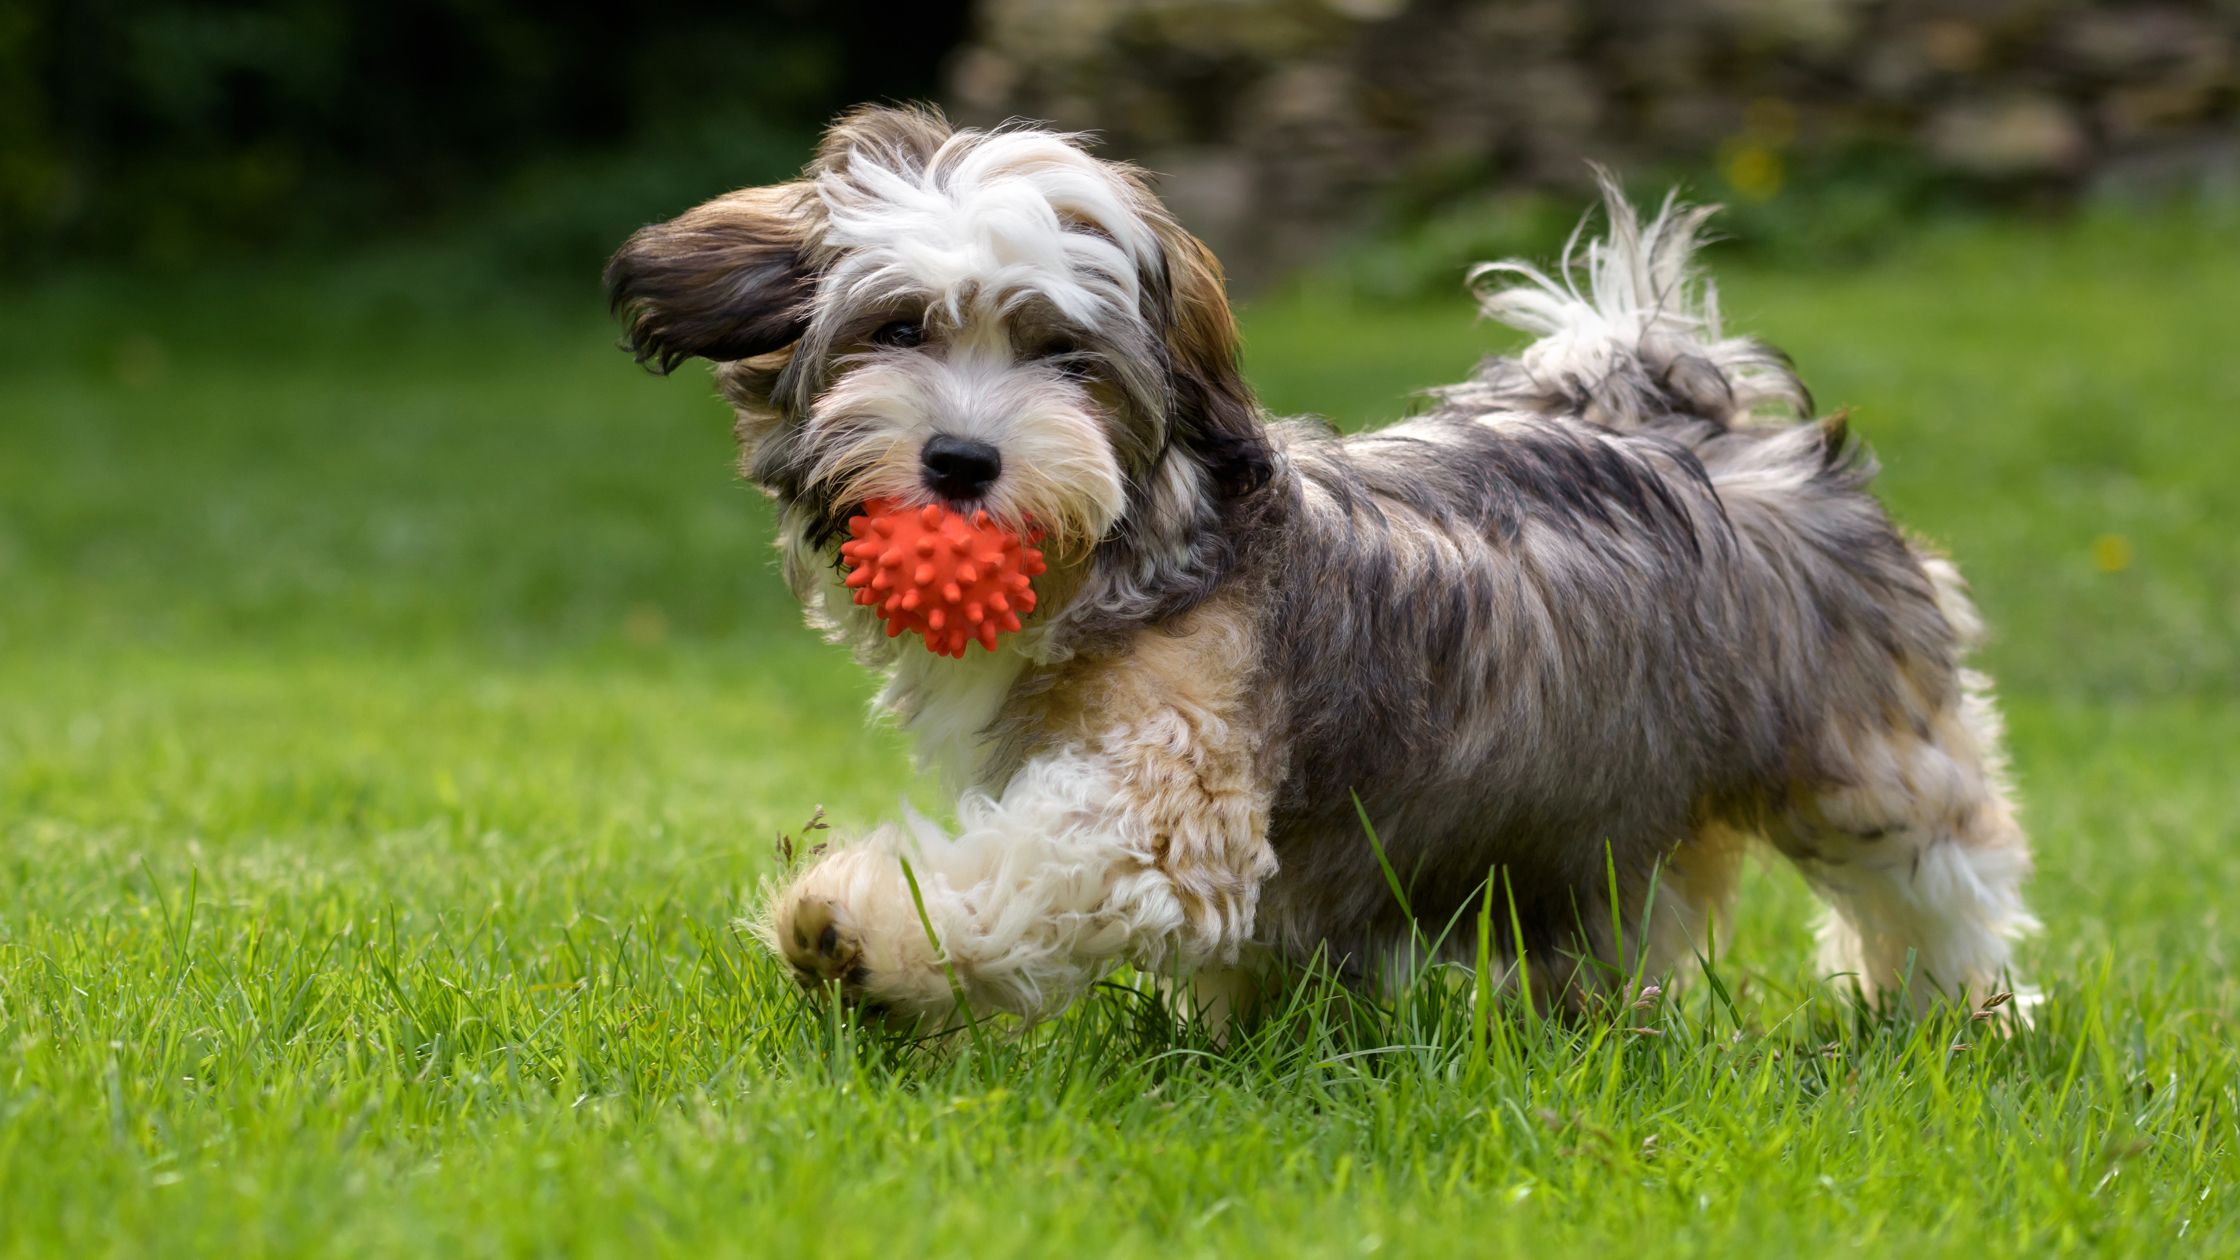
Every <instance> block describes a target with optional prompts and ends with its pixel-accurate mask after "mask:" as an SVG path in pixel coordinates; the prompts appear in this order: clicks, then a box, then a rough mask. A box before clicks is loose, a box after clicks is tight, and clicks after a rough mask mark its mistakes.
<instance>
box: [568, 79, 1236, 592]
mask: <svg viewBox="0 0 2240 1260" xmlns="http://www.w3.org/2000/svg"><path fill="white" fill-rule="evenodd" d="M606 279H607V287H608V294H609V297H610V299H611V300H612V302H613V304H614V306H615V309H616V310H617V312H618V313H619V314H620V316H621V318H622V319H623V321H624V323H625V325H626V327H627V332H628V344H629V347H630V348H631V349H632V350H633V351H634V352H635V353H636V354H637V357H638V359H639V360H640V361H641V362H644V363H646V364H648V365H649V366H651V367H653V368H654V369H655V370H658V371H662V372H667V371H669V370H671V369H673V368H674V367H675V366H676V365H677V364H679V363H680V362H682V361H683V360H685V359H687V358H694V357H697V358H704V359H708V360H711V361H713V362H714V363H715V364H716V365H717V366H716V379H717V381H718V382H719V384H720V385H721V388H722V390H723V392H724V394H725V396H726V397H727V398H728V399H729V401H730V402H731V404H732V406H733V407H734V408H735V409H736V411H737V412H738V433H739V439H740V445H741V448H742V451H743V459H744V466H745V468H746V470H747V473H748V475H749V476H750V477H751V478H752V479H753V480H755V481H756V482H757V483H759V484H760V485H761V486H763V487H764V488H765V489H766V490H767V491H769V492H770V494H771V495H773V496H774V497H775V498H776V500H777V501H778V504H779V507H780V518H781V530H782V534H783V536H782V537H781V540H780V543H781V546H782V547H783V548H784V549H785V551H786V553H787V560H788V563H787V571H788V576H789V578H790V579H791V580H792V581H793V582H794V585H795V587H796V589H797V590H798V591H799V592H800V593H801V594H802V595H803V597H804V598H805V599H808V600H810V601H811V602H812V603H815V602H816V601H818V600H820V599H821V598H822V596H823V594H824V593H825V592H826V591H827V590H828V589H829V587H828V581H829V576H830V571H831V569H832V565H833V555H834V550H835V548H836V547H837V544H838V540H839V539H840V537H841V536H842V534H843V532H844V527H845V523H846V520H847V518H848V516H849V515H850V514H851V513H853V512H855V511H856V510H858V509H860V508H861V506H862V505H863V504H864V503H865V502H867V501H869V500H873V499H896V500H900V501H902V502H904V503H906V504H914V503H929V502H943V503H947V504H949V505H951V506H954V507H958V508H964V509H984V510H986V511H987V512H988V513H989V514H990V515H992V516H993V517H995V518H996V519H998V520H1000V521H1002V522H1004V523H1006V524H1009V525H1012V526H1014V527H1018V528H1025V527H1028V526H1030V525H1031V526H1032V527H1034V528H1037V529H1040V530H1041V531H1042V532H1043V534H1044V537H1045V539H1046V544H1045V545H1046V546H1047V547H1048V548H1049V549H1050V551H1051V552H1052V554H1053V557H1054V558H1055V559H1057V560H1058V561H1059V563H1060V564H1061V565H1070V566H1071V567H1072V568H1073V570H1074V572H1075V577H1076V579H1077V581H1078V586H1079V594H1078V595H1077V596H1075V597H1074V598H1073V599H1072V600H1071V601H1069V603H1071V604H1073V605H1076V607H1075V608H1074V609H1073V612H1072V615H1074V616H1076V617H1077V618H1080V619H1084V620H1087V621H1093V620H1095V619H1096V618H1099V617H1101V618H1104V619H1107V620H1111V619H1121V620H1126V619H1130V618H1133V619H1142V618H1144V617H1147V616H1157V615H1160V614H1161V613H1162V612H1166V611H1171V610H1173V609H1174V608H1177V607H1180V606H1186V605H1187V604H1188V603H1189V602H1192V601H1193V600H1194V599H1195V598H1196V597H1200V596H1202V595H1203V593H1204V588H1208V587H1209V586H1210V583H1211V581H1212V580H1214V579H1215V578H1217V577H1218V576H1219V572H1218V571H1219V570H1220V568H1222V567H1223V566H1224V565H1225V564H1226V563H1227V559H1228V555H1229V544H1228V540H1227V539H1226V537H1225V536H1224V522H1226V521H1228V520H1229V519H1230V518H1231V516H1232V514H1233V511H1234V509H1235V508H1236V506H1237V505H1238V504H1239V503H1240V502H1242V501H1244V500H1246V499H1249V498H1251V497H1252V496H1253V495H1254V494H1255V493H1256V492H1257V491H1259V490H1260V488H1261V487H1262V486H1263V485H1264V483H1266V482H1267V480H1268V478H1269V474H1270V468H1271V460H1272V457H1271V454H1270V449H1269V446H1268V443H1267V440H1266V436H1265V434H1264V431H1263V429H1262V425H1261V420H1260V417H1259V413H1258V408H1257V406H1256V405H1255V403H1254V401H1253V399H1252V396H1251V393H1250V392H1249V390H1248V389H1247V388H1246V386H1245V384H1244V381H1243V378H1242V377H1241V376H1240V375H1239V373H1238V367H1237V334H1236V325H1235V322H1234V320H1233V319H1232V318H1231V316H1230V313H1229V306H1228V300H1227V297H1226V295H1225V293H1224V291H1223V285H1222V278H1221V270H1220V267H1219V265H1218V264H1217V263H1216V262H1215V261H1214V259H1213V257H1212V255H1211V254H1210V253H1208V252H1207V250H1206V249H1205V247H1204V246H1203V245H1202V244H1200V243H1199V242H1198V241H1197V240H1196V239H1195V238H1193V237H1191V236H1190V235H1189V234H1188V233H1187V232H1185V231H1183V230H1182V229H1181V228H1180V227H1179V226H1177V225H1176V223H1175V221H1174V220H1173V218H1172V217H1171V216H1169V215H1168V213H1167V212H1166V210H1165V209H1164V208H1163V207H1162V206H1161V205H1160V204H1159V202H1158V201H1157V199H1156V198H1154V197H1153V196H1152V194H1151V193H1150V191H1149V190H1148V188H1146V186H1145V185H1144V182H1143V180H1142V179H1141V178H1140V177H1139V176H1138V175H1137V174H1136V173H1135V172H1134V171H1133V170H1131V169H1129V168H1127V167H1125V166H1122V165H1119V164H1117V163H1112V162H1106V161H1101V160H1099V159H1097V158H1095V157H1092V156H1091V155H1090V154H1089V153H1088V152H1087V151H1085V150H1084V149H1083V148H1082V146H1081V144H1080V143H1079V142H1078V141H1077V140H1076V139H1075V138H1073V137H1070V136H1066V135H1061V134H1057V133H1054V132H1050V131H1042V130H1034V129H1028V128H1010V127H1007V128H1002V129H998V130H995V131H975V130H969V129H955V128H952V127H950V126H949V124H948V123H947V122H946V121H944V120H943V119H942V118H941V117H940V116H939V115H938V114H936V113H933V112H931V111H928V110H922V109H888V108H867V109H862V110H859V111H856V112H854V113H852V114H849V115H847V116H846V117H844V118H842V119H841V120H840V122H839V123H837V124H836V125H834V127H833V128H832V130H831V131H830V132H829V133H828V134H827V135H826V136H825V139H824V142H823V144H822V145H821V146H820V147H819V149H818V152H817V155H816V157H815V159H814V160H813V161H811V162H810V164H809V166H808V167H807V168H806V169H805V170H804V171H803V173H802V176H801V178H800V179H798V180H796V181H793V182H791V183H785V184H778V185H775V186H772V187H767V188H751V189H746V190H743V191H740V192H735V193H731V194H729V195H726V196H723V197H718V198H716V199H715V200H713V201H710V202H708V203H707V204H705V205H703V206H700V207H698V208H696V209H693V210H690V211H687V212H686V213H684V214H682V215H680V216H678V217H677V218H675V219H673V220H671V221H669V222H667V223H660V224H656V225H654V226H652V227H648V228H645V229H642V230H641V231H639V232H638V233H637V234H636V235H634V236H632V237H631V238H630V239H629V241H628V242H626V243H625V244H624V245H623V246H622V248H621V250H620V251H618V252H617V253H616V254H615V256H614V259H613V261H612V262H610V263H609V264H608V267H607V273H606ZM838 611H839V610H838V609H834V608H827V609H826V615H828V616H830V615H833V614H834V613H836V612H838Z"/></svg>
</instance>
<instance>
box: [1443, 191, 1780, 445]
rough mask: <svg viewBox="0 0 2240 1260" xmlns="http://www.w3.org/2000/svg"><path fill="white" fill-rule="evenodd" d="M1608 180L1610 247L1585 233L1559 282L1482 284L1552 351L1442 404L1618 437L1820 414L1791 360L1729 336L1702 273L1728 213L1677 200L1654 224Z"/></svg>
mask: <svg viewBox="0 0 2240 1260" xmlns="http://www.w3.org/2000/svg"><path fill="white" fill-rule="evenodd" d="M1596 175H1597V177H1598V179H1599V182H1600V183H1601V186H1602V200H1603V208H1604V213H1605V215H1606V216H1607V218H1608V220H1609V229H1608V231H1607V232H1606V233H1605V234H1604V235H1603V237H1602V238H1601V239H1599V240H1589V241H1587V242H1586V243H1585V245H1584V247H1583V248H1582V246H1581V243H1580V241H1581V237H1582V236H1583V235H1584V233H1585V231H1586V227H1587V224H1586V223H1585V222H1582V223H1581V224H1580V226H1579V228H1578V229H1577V230H1575V231H1573V233H1572V234H1571V240H1570V241H1569V242H1568V243H1567V244H1566V245H1565V246H1564V251H1563V261H1562V264H1561V265H1560V266H1559V267H1557V268H1556V270H1555V271H1554V273H1553V274H1551V273H1549V272H1547V271H1544V270H1542V269H1540V268H1538V267H1535V266H1533V265H1532V264H1530V263H1526V262H1520V261H1517V260H1514V259H1512V260H1509V261H1505V262H1493V263H1483V264H1481V265H1479V266H1478V267H1476V268H1474V269H1472V271H1471V273H1470V283H1471V287H1472V288H1473V289H1474V290H1475V291H1476V293H1477V295H1478V305H1479V309H1480V310H1481V311H1483V312H1484V313H1485V314H1486V315H1487V316H1488V317H1489V318H1491V319H1494V320H1497V321H1499V322H1500V323H1503V324H1506V325H1508V326H1509V327H1511V328H1515V329H1518V330H1519V331H1522V332H1528V333H1532V334H1534V335H1535V336H1536V337H1537V338H1538V340H1536V341H1534V342H1532V344H1530V345H1528V346H1526V347H1525V348H1524V349H1523V350H1522V351H1520V352H1519V353H1517V354H1516V355H1515V356H1514V357H1507V358H1493V359H1488V360H1486V361H1485V362H1484V363H1482V364H1480V365H1479V366H1478V369H1477V371H1475V372H1474V373H1472V374H1471V378H1470V381H1469V382H1468V383H1467V384H1464V385H1461V386H1457V387H1454V388H1452V389H1449V390H1445V391H1441V392H1442V393H1443V394H1446V395H1448V396H1451V397H1454V398H1456V399H1457V400H1458V401H1468V402H1470V403H1472V404H1474V405H1477V406H1481V407H1495V408H1500V409H1504V410H1528V411H1539V412H1549V413H1562V414H1569V415H1575V416H1578V417H1580V418H1583V419H1587V420H1591V421H1593V422H1595V423H1598V424H1604V425H1608V426H1610V427H1612V428H1618V429H1637V428H1648V427H1671V426H1672V425H1673V424H1674V422H1676V421H1680V422H1683V423H1684V422H1686V421H1695V422H1697V426H1695V427H1700V425H1701V424H1703V423H1708V424H1710V425H1711V426H1713V427H1714V428H1716V429H1718V430H1722V431H1723V430H1726V429H1729V428H1733V427H1737V426H1741V425H1748V424H1751V423H1752V422H1754V421H1755V422H1761V423H1762V422H1765V421H1774V420H1793V419H1800V418H1803V417H1805V416H1807V415H1809V414H1811V410H1812V399H1811V396H1810V395H1809V394H1807V393H1806V392H1805V388H1804V385H1803V384H1802V383H1801V382H1800V381H1798V379H1797V377H1796V373H1795V372H1794V371H1792V370H1791V368H1790V365H1789V360H1788V357H1787V356H1786V355H1784V354H1782V353H1781V352H1780V351H1779V350H1776V349H1774V348H1773V347H1771V346H1769V345H1766V344H1765V343H1763V342H1760V341H1756V340H1753V339H1750V338H1741V337H1727V336H1725V335H1724V334H1723V333H1722V332H1721V331H1720V329H1719V298H1718V292H1717V290H1716V289H1715V288H1714V287H1713V286H1712V285H1711V283H1710V282H1709V281H1708V280H1704V279H1702V278H1701V277H1699V276H1698V274H1697V272H1696V267H1695V251H1696V246H1697V244H1698V242H1699V240H1700V234H1701V232H1702V230H1703V225H1704V223H1705V221H1707V220H1708V219H1710V217H1711V216H1712V215H1713V214H1714V213H1716V211H1717V209H1718V208H1717V207H1716V206H1690V205H1685V204H1682V203H1681V202H1679V201H1677V200H1675V199H1674V198H1673V197H1672V196H1670V195H1668V196H1666V198H1665V200H1664V204H1663V206H1662V207H1660V208H1659V209H1658V211H1657V214H1656V217H1655V218H1653V219H1651V220H1650V221H1649V222H1648V223H1647V224H1646V225H1644V224H1643V223H1642V222H1641V217H1640V215H1639V214H1638V213H1636V212H1635V210H1634V208H1633V205H1632V203H1631V202H1629V201H1627V200H1626V198H1625V194H1624V193H1623V192H1622V191H1620V189H1619V188H1618V186H1617V182H1616V180H1614V179H1613V178H1612V177H1611V175H1610V173H1609V172H1608V171H1605V170H1601V169H1600V168H1597V170H1596Z"/></svg>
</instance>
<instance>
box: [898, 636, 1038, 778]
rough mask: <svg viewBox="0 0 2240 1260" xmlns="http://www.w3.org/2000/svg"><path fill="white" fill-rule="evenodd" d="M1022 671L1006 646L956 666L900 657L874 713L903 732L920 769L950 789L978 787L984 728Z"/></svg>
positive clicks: (929, 657)
mask: <svg viewBox="0 0 2240 1260" xmlns="http://www.w3.org/2000/svg"><path fill="white" fill-rule="evenodd" d="M1025 668H1026V659H1025V658H1024V657H1022V656H1021V655H1020V654H1019V653H1018V652H1017V651H1015V650H1013V648H1012V646H1011V645H1010V644H1008V643H1004V644H999V645H998V646H997V648H996V650H995V651H993V652H983V651H978V650H974V651H969V652H967V654H966V655H965V657H964V659H962V660H953V659H950V658H948V657H944V656H936V655H934V654H933V653H931V652H913V653H906V654H905V655H904V656H903V658H902V660H901V661H900V662H899V663H897V664H896V666H895V671H894V673H893V675H892V676H890V677H889V678H888V680H887V686H886V690H884V691H883V692H881V693H880V696H879V707H880V708H881V709H883V710H886V711H887V712H890V713H893V714H894V715H895V716H896V717H897V718H898V719H899V720H900V722H901V725H902V729H903V730H905V731H907V732H909V734H910V739H911V743H912V744H913V749H912V752H913V755H914V757H915V759H916V761H917V763H918V766H919V768H920V769H923V770H927V771H931V772H933V773H936V774H938V775H939V776H940V777H941V781H942V782H943V783H944V784H946V785H948V786H949V787H950V788H951V789H953V790H956V789H962V788H963V787H965V786H967V785H969V784H973V783H976V782H979V781H980V778H981V775H980V770H981V766H982V762H983V760H984V759H985V758H986V756H987V754H988V752H989V748H988V744H987V741H986V739H985V735H986V732H987V730H988V728H989V727H990V726H991V725H992V724H994V722H995V720H996V717H997V715H998V714H1000V713H1001V712H1002V711H1003V703H1004V699H1005V697H1007V696H1009V695H1010V694H1011V688H1012V686H1013V685H1014V684H1015V683H1017V682H1018V681H1019V675H1020V673H1021V672H1022V671H1024V670H1025Z"/></svg>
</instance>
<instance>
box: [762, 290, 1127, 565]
mask: <svg viewBox="0 0 2240 1260" xmlns="http://www.w3.org/2000/svg"><path fill="white" fill-rule="evenodd" d="M936 434H949V435H951V436H954V437H962V438H975V439H978V440H980V441H983V442H987V443H990V444H991V445H993V446H995V448H996V449H997V450H999V451H1001V452H1002V454H1003V472H1002V475H1001V476H999V477H998V478H997V479H996V482H995V484H994V485H993V486H991V487H990V488H989V490H988V493H987V495H986V497H985V498H984V499H983V500H982V501H981V503H980V504H979V506H981V507H983V508H985V509H986V510H987V511H988V513H989V514H990V515H992V516H994V517H996V518H997V519H998V520H1001V521H1004V522H1006V523H1007V524H1011V525H1013V526H1015V527H1017V526H1023V525H1026V524H1029V523H1031V524H1033V525H1034V526H1036V527H1038V528H1040V529H1042V530H1044V531H1045V532H1046V533H1047V535H1048V536H1049V537H1050V539H1051V540H1052V541H1053V544H1054V545H1056V546H1059V547H1066V546H1069V545H1078V546H1086V545H1087V544H1089V543H1093V542H1094V541H1095V540H1096V539H1098V538H1100V537H1102V536H1103V535H1104V533H1105V531H1106V530H1108V529H1110V528H1111V527H1112V524H1113V522H1115V521H1117V520H1118V519H1119V516H1120V512H1121V510H1122V508H1123V507H1124V506H1125V504H1126V481H1125V478H1124V477H1123V475H1122V473H1121V470H1120V465H1119V461H1118V460H1117V459H1116V458H1115V456H1114V454H1113V451H1112V448H1111V446H1110V444H1109V443H1108V442H1107V441H1106V438H1105V431H1104V426H1103V424H1102V422H1101V421H1100V419H1099V417H1098V413H1097V408H1096V403H1095V401H1094V400H1093V399H1092V398H1091V397H1090V395H1089V392H1088V391H1087V390H1086V389H1084V388H1083V387H1082V385H1081V383H1080V382H1078V381H1076V380H1074V379H1072V378H1070V377H1068V376H1067V375H1066V374H1065V373H1064V372H1062V371H1059V370H1057V369H1056V368H1053V367H1051V366H1049V365H1046V364H1042V363H1036V362H1031V361H1029V362H1020V361H1018V360H1016V359H1015V358H1014V356H1013V351H1012V348H1011V344H1010V339H1009V337H1008V336H1007V335H1006V333H1005V330H1004V327H1003V325H1002V324H1001V323H1000V322H997V321H994V320H987V319H981V320H977V321H976V322H974V323H973V324H971V325H968V326H967V327H966V328H964V329H962V330H960V332H959V333H958V335H957V336H955V337H954V338H951V339H949V340H947V342H946V343H945V344H944V345H941V346H938V347H928V348H924V349H913V350H881V351H874V352H872V353H869V354H866V355H863V356H860V358H859V359H858V360H857V361H856V364H855V366H853V367H852V368H849V369H848V370H846V371H845V372H844V373H843V374H842V375H841V377H840V378H839V380H838V381H837V382H835V383H834V385H833V387H832V388H831V389H829V390H827V391H825V393H824V394H823V395H822V396H820V397H819V398H818V399H817V400H816V402H815V403H814V404H813V405H812V406H811V408H810V411H809V419H808V425H807V428H806V430H805V432H804V436H805V437H806V438H807V440H808V444H809V448H810V449H811V450H812V451H814V452H815V457H814V459H813V461H812V463H811V466H810V479H811V481H812V482H813V483H815V484H816V485H818V486H819V487H820V488H821V489H823V490H825V491H826V492H827V493H829V494H830V495H831V496H832V498H833V499H834V500H835V501H837V502H842V503H863V502H866V501H868V500H871V499H882V498H884V499H898V500H900V501H902V502H904V503H922V502H929V501H930V499H931V496H930V492H929V491H928V490H927V489H926V487H925V482H924V471H923V468H922V467H921V464H920V458H919V452H920V450H921V449H922V448H923V447H924V446H925V443H926V442H927V440H928V439H930V438H932V437H934V436H935V435H936Z"/></svg>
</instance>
